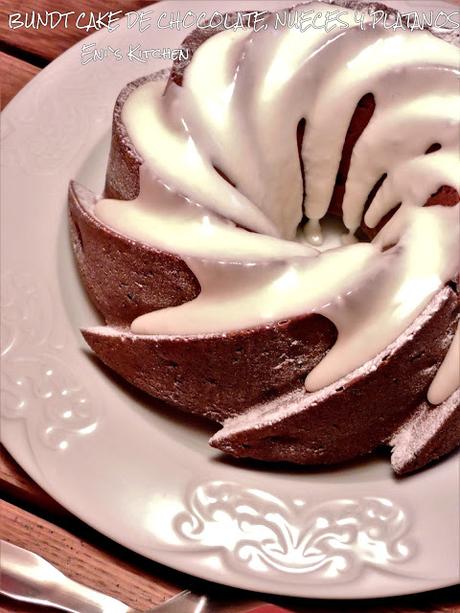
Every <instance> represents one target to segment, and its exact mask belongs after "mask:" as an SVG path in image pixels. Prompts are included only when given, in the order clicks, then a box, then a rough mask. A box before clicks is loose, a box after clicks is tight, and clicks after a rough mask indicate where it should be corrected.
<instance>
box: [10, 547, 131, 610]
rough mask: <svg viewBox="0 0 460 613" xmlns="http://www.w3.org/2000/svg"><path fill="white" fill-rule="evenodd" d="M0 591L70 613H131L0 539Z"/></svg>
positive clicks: (123, 605)
mask: <svg viewBox="0 0 460 613" xmlns="http://www.w3.org/2000/svg"><path fill="white" fill-rule="evenodd" d="M0 566H1V579H0V593H1V594H3V595H4V596H7V597H9V598H13V599H15V600H20V601H22V602H29V603H31V604H34V605H42V606H53V607H55V608H57V609H60V610H61V611H70V612H71V613H81V612H82V611H85V613H105V612H107V613H135V611H134V609H132V608H131V607H128V606H127V605H125V604H123V603H122V602H120V601H119V600H116V599H115V598H111V597H110V596H105V595H104V594H101V593H100V592H97V591H96V590H93V589H91V588H89V587H85V586H84V585H81V584H80V583H78V582H77V581H73V580H72V579H69V578H68V577H66V576H65V575H64V574H63V573H61V572H60V571H59V570H58V569H57V568H55V567H54V566H53V565H52V564H50V563H49V562H47V561H46V560H44V559H43V558H42V557H40V556H39V555H37V554H35V553H32V552H30V551H27V550H25V549H23V548H22V547H18V546H17V545H12V544H11V543H8V542H6V541H0Z"/></svg>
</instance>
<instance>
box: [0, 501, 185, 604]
mask: <svg viewBox="0 0 460 613" xmlns="http://www.w3.org/2000/svg"><path fill="white" fill-rule="evenodd" d="M0 538H2V539H4V540H6V541H9V542H11V543H14V544H15V545H19V546H21V547H25V548H26V549H29V550H30V551H33V552H35V553H38V554H39V555H41V556H43V557H44V558H45V559H47V560H48V561H49V562H51V563H52V564H54V565H55V566H56V567H57V568H58V569H59V570H61V571H62V572H63V573H65V574H66V575H67V576H68V577H71V578H72V579H75V580H76V581H79V582H80V583H82V584H84V585H87V586H89V587H92V588H94V589H96V590H99V591H100V592H103V593H104V594H108V595H109V596H113V597H114V598H118V599H119V600H122V601H123V602H125V603H126V604H128V605H130V606H132V607H135V608H137V609H139V610H141V611H145V610H147V609H148V608H149V607H153V606H154V605H156V604H159V603H160V602H163V601H164V600H165V599H167V598H170V597H171V596H172V595H173V594H175V593H177V591H179V590H178V589H177V588H175V587H173V586H172V585H170V584H168V583H166V582H165V581H163V580H161V579H159V578H158V577H157V576H155V574H153V572H150V571H149V566H150V567H151V568H155V569H156V568H157V565H155V564H154V563H150V562H149V561H148V560H145V559H143V558H141V557H140V556H136V561H137V564H136V565H134V564H133V563H132V562H131V561H129V562H128V561H127V560H126V559H122V558H121V557H118V556H115V555H113V554H112V553H108V552H107V551H104V550H103V549H101V548H100V547H99V546H95V545H94V544H92V543H90V542H89V541H87V540H86V539H83V538H78V537H76V536H74V535H73V534H71V533H70V532H68V531H67V530H64V529H62V528H59V527H57V526H55V525H53V524H52V523H50V522H48V521H45V520H44V519H41V518H38V517H36V516H35V515H32V514H31V513H28V512H26V511H24V510H22V509H20V508H19V507H16V506H14V505H12V504H10V503H8V502H5V501H3V500H0ZM120 549H121V548H120Z"/></svg>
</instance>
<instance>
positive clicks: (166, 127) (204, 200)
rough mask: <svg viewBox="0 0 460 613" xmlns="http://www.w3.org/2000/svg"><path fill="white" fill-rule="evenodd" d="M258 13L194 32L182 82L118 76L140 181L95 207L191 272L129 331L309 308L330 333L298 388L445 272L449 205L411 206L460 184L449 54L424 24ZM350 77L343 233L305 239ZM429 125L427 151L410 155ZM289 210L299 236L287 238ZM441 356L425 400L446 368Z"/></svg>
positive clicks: (336, 364) (380, 331) (430, 290)
mask: <svg viewBox="0 0 460 613" xmlns="http://www.w3.org/2000/svg"><path fill="white" fill-rule="evenodd" d="M328 7H329V8H330V7H331V5H328ZM312 9H313V10H315V11H321V9H323V10H324V6H323V5H321V4H320V3H312V4H310V5H308V10H312ZM297 10H299V9H297ZM268 19H269V21H268V22H267V23H268V27H267V29H266V30H262V31H259V32H253V31H252V30H240V31H237V32H233V31H226V32H222V33H220V34H216V35H214V36H212V37H211V38H209V39H208V40H207V41H206V42H204V43H203V44H202V45H201V46H200V47H199V48H198V50H197V51H196V52H195V54H194V56H193V60H192V62H191V63H190V65H189V66H188V67H187V69H186V71H185V73H184V77H183V83H182V87H178V86H176V85H174V84H170V85H169V86H168V88H167V90H166V92H165V93H164V92H163V90H164V84H161V83H158V82H148V83H146V84H145V85H143V86H141V87H139V88H137V89H136V90H134V91H133V93H132V94H131V95H130V97H129V98H128V100H127V102H126V103H125V105H124V108H123V117H122V119H123V122H124V124H125V126H126V129H127V132H128V134H129V137H130V139H131V141H132V143H133V144H134V146H135V148H136V150H137V151H138V153H139V154H140V156H141V157H142V159H143V160H144V163H143V165H142V167H141V176H140V193H139V196H138V198H137V199H136V200H134V201H130V202H120V201H115V200H100V201H99V202H98V204H97V206H96V215H97V217H98V218H99V219H100V220H101V221H102V222H103V223H105V224H106V225H108V226H110V227H112V228H114V229H115V230H117V231H119V232H121V233H123V234H124V235H127V236H129V237H131V238H133V239H135V240H139V241H142V242H144V243H146V244H148V245H151V246H153V247H156V248H159V249H163V250H166V251H169V252H171V253H175V254H178V255H180V256H181V257H182V258H183V259H184V260H185V261H186V263H187V265H188V266H189V267H190V269H191V270H192V271H193V272H194V274H195V275H196V277H197V279H198V281H199V283H200V286H201V293H200V294H199V296H198V297H197V298H196V299H195V300H193V301H191V302H188V303H186V304H183V305H181V306H177V307H171V308H167V309H163V310H160V311H155V312H152V313H148V314H146V315H143V316H141V317H138V318H137V319H136V320H135V321H134V322H133V323H132V326H131V329H132V331H133V332H134V333H136V334H155V335H164V334H167V335H200V334H221V333H224V334H225V333H227V332H230V331H232V330H237V329H242V328H248V327H257V326H263V325H267V324H269V323H271V322H274V321H279V320H282V319H286V318H289V317H293V316H296V315H301V314H303V313H307V312H312V313H320V314H322V315H325V316H326V317H328V318H329V319H330V320H331V321H332V322H333V323H334V324H335V326H336V327H337V330H338V338H337V341H336V343H335V345H334V346H333V348H332V349H331V350H330V351H329V352H328V354H327V355H326V357H325V358H324V359H323V360H322V362H320V364H319V365H318V366H317V367H316V368H315V369H314V370H313V371H312V372H311V373H310V374H309V375H308V377H307V380H306V386H307V389H308V390H309V391H314V390H318V389H320V388H321V387H323V386H325V385H328V384H330V383H332V382H333V381H335V380H337V379H339V378H340V377H342V376H343V375H345V374H347V373H348V372H350V371H351V370H353V369H354V368H356V367H358V366H360V365H362V364H363V363H364V362H366V361H367V360H369V359H371V358H372V357H374V356H375V355H377V354H378V353H379V352H381V351H382V350H383V349H384V348H385V347H386V346H387V345H388V344H389V343H391V342H392V341H393V340H395V339H396V338H397V337H398V336H399V335H400V334H401V333H402V332H403V331H404V330H405V329H406V328H407V327H408V325H409V324H410V323H411V322H412V321H414V319H415V318H416V317H417V315H418V314H419V313H421V311H422V310H423V308H424V307H425V306H426V305H427V304H428V303H429V301H430V300H431V298H432V297H433V295H434V294H435V293H436V292H437V291H439V289H441V288H442V287H443V285H444V284H445V283H447V282H448V281H449V280H450V279H452V278H454V277H455V275H456V274H457V272H458V240H459V206H458V205H457V206H455V207H450V208H447V207H443V206H434V207H429V208H423V205H424V204H425V202H426V201H427V199H428V198H429V196H430V195H431V194H432V193H434V192H436V191H437V189H439V188H440V187H441V186H443V185H448V186H452V187H454V188H455V189H457V191H460V184H459V183H460V181H459V172H458V162H459V128H460V101H459V90H458V78H459V53H458V49H457V48H456V47H455V46H453V45H450V44H447V43H446V42H444V41H443V40H441V39H438V38H436V37H435V36H433V35H432V34H430V33H428V32H410V33H409V32H403V33H401V32H394V31H392V30H384V29H381V28H378V27H377V28H370V27H367V28H366V27H364V29H362V28H361V27H360V25H359V23H360V22H359V21H357V20H356V19H355V12H354V11H351V10H349V11H346V12H345V14H344V17H343V19H345V20H346V22H347V24H348V27H347V28H346V29H342V30H340V29H335V30H333V31H330V32H326V30H325V29H312V30H308V31H307V32H301V31H300V30H298V29H296V28H283V29H279V28H278V29H276V28H275V27H274V23H275V19H276V16H274V15H272V16H271V17H269V18H268ZM364 23H366V19H364ZM326 68H327V69H326ZM368 93H372V95H373V96H374V98H375V103H376V105H375V112H374V114H373V116H372V118H371V120H370V121H369V123H368V125H367V126H366V128H365V129H364V131H363V133H362V134H361V136H360V137H359V139H358V141H357V143H356V145H355V147H354V149H353V154H352V157H351V163H350V169H349V172H348V178H347V182H346V191H345V196H344V200H343V220H344V224H345V226H346V228H347V229H348V232H349V233H348V235H347V236H346V237H345V240H344V246H342V247H339V248H334V249H331V250H328V251H326V252H323V253H320V252H319V251H318V250H317V249H315V248H314V246H315V245H319V244H320V243H321V240H322V236H321V220H322V219H323V218H324V216H325V215H326V213H327V211H328V208H329V204H330V201H331V196H332V193H333V191H334V185H335V180H336V175H337V169H338V167H339V164H340V160H341V156H342V147H343V143H344V140H345V136H346V134H347V130H348V127H349V124H350V121H351V118H352V116H353V114H354V112H355V109H356V106H357V104H358V102H359V101H360V100H361V99H362V98H363V96H365V95H366V94H368ZM163 94H164V95H163ZM302 120H305V133H304V137H303V142H302V148H301V152H300V155H301V159H302V164H299V151H298V146H297V139H296V134H297V127H298V125H299V122H300V121H302ZM434 142H436V143H439V145H440V148H439V150H437V151H435V152H433V153H430V155H424V153H425V151H427V149H428V148H429V147H430V146H431V145H432V143H434ZM302 167H303V168H304V171H305V176H304V177H303V176H302V173H301V168H302ZM384 174H386V175H387V178H386V180H385V181H384V182H383V184H382V186H381V188H380V189H379V190H378V191H377V194H376V196H375V198H374V200H373V201H372V203H371V205H370V207H369V209H368V210H367V212H366V213H365V214H364V207H365V203H366V200H367V197H368V195H369V192H371V190H372V188H373V187H374V185H375V184H376V183H377V181H378V180H379V179H380V178H381V177H382V175H384ZM225 177H227V178H228V179H229V180H228V181H227V180H226V179H225ZM304 184H305V188H306V195H305V201H304ZM399 203H401V206H400V207H399V208H398V210H397V211H396V213H395V214H394V215H393V216H392V218H391V219H390V221H389V222H388V223H386V224H385V226H384V227H383V228H382V229H381V230H380V232H379V233H378V234H377V236H376V237H375V239H374V240H373V241H372V242H371V243H367V244H366V243H358V244H357V243H355V238H354V233H355V232H356V230H357V229H358V228H359V227H360V226H361V224H362V223H363V217H364V221H365V223H366V224H367V226H368V227H370V228H374V227H376V226H378V224H379V223H380V222H381V220H382V219H383V218H384V217H385V215H386V214H387V213H388V212H389V211H391V210H392V209H393V208H394V207H395V206H396V205H397V204H399ZM304 212H305V214H306V215H307V217H308V218H309V221H308V223H307V224H306V227H305V229H304V234H305V235H306V236H307V238H308V240H309V241H310V243H311V244H312V245H313V246H311V247H309V246H307V245H305V244H303V243H302V242H301V241H300V242H299V235H300V233H299V224H300V223H301V221H302V218H303V214H304ZM456 338H457V337H456ZM457 342H458V339H457ZM452 351H454V350H452ZM449 356H451V352H449V354H448V356H447V357H446V364H447V365H446V366H443V367H442V368H441V369H440V370H439V372H438V375H437V377H436V380H435V381H434V382H433V386H432V389H430V398H431V399H430V401H433V402H438V401H439V402H441V401H442V400H439V398H441V397H443V396H444V393H445V390H446V389H448V390H450V389H451V388H452V385H453V386H454V388H455V387H456V386H457V385H458V381H457V382H456V380H455V379H456V377H458V371H457V372H454V371H455V369H454V368H452V366H451V364H452V358H451V357H449ZM433 390H434V391H433ZM439 390H443V391H442V392H441V391H439ZM433 399H434V400H433Z"/></svg>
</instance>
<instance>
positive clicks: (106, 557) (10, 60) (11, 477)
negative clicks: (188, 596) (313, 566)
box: [0, 0, 460, 613]
mask: <svg viewBox="0 0 460 613" xmlns="http://www.w3.org/2000/svg"><path fill="white" fill-rule="evenodd" d="M147 4H149V2H143V1H141V0H114V1H113V2H112V1H108V0H94V1H88V0H65V1H64V0H63V1H61V2H59V4H57V3H54V2H52V1H51V0H35V1H33V0H21V2H18V1H17V0H16V1H13V0H2V2H1V5H0V45H1V47H0V66H1V84H2V92H1V96H2V97H1V104H2V108H3V107H4V106H5V105H6V104H7V103H8V102H9V101H10V100H11V98H13V96H14V95H15V94H16V93H17V92H18V91H19V90H20V89H21V88H22V87H23V86H24V85H25V84H26V83H27V82H28V81H29V80H30V79H31V78H32V77H34V76H35V75H36V74H37V73H38V72H39V71H40V70H41V69H42V68H43V67H44V66H46V65H47V64H48V63H49V62H50V61H52V60H53V59H54V58H55V57H56V56H58V55H59V54H60V53H62V52H63V51H64V50H65V49H67V48H68V47H69V46H71V45H72V44H74V43H75V42H76V41H77V40H79V39H80V38H82V37H83V36H85V35H86V33H85V32H84V31H81V30H77V29H76V28H67V29H65V28H63V27H58V28H56V29H54V30H50V29H49V28H41V29H37V30H31V29H28V30H25V29H24V28H19V29H15V30H13V29H9V28H8V15H9V14H11V13H15V12H18V11H20V12H22V13H25V12H29V13H30V12H31V11H33V10H35V11H46V10H49V11H51V10H55V9H56V7H57V6H59V10H60V11H61V12H65V11H77V12H82V11H88V10H91V11H93V12H97V11H102V12H105V11H107V10H112V11H116V10H122V11H123V12H127V11H130V10H136V9H138V8H141V7H143V6H146V5H147ZM210 4H212V1H211V2H210ZM0 488H1V490H0V495H1V500H0V538H2V539H6V540H7V541H11V542H12V543H15V544H18V545H22V546H24V547H26V548H28V549H30V550H32V551H35V552H36V553H39V554H41V555H43V556H44V557H46V558H47V559H48V560H49V561H50V562H52V563H53V564H55V565H56V566H57V567H58V568H59V569H61V570H62V571H63V572H65V573H66V574H67V575H69V576H70V577H72V578H74V579H77V580H78V581H80V582H81V583H84V584H85V585H88V586H90V587H94V588H96V589H98V590H100V591H102V592H104V593H106V594H109V595H111V596H114V597H116V598H119V599H120V600H123V601H124V602H126V603H127V604H128V605H130V606H133V607H136V608H138V609H139V610H141V611H144V610H147V609H148V608H150V607H152V606H154V605H156V604H158V603H160V602H162V601H164V600H165V599H167V598H169V597H170V596H172V595H173V594H175V593H177V592H179V591H180V590H182V589H185V588H188V587H192V588H195V589H200V590H204V591H207V590H212V589H217V590H219V591H222V590H223V588H218V587H217V588H216V587H215V586H212V585H211V584H207V583H206V582H204V581H199V580H195V579H192V578H191V577H188V576H186V575H183V574H181V573H178V572H176V571H173V570H171V569H168V568H165V567H163V566H161V565H159V564H155V563H153V562H151V561H149V560H146V559H144V558H142V557H141V556H138V555H137V554H134V553H132V552H130V551H128V550H127V549H125V548H123V547H121V546H119V545H117V544H116V543H114V542H112V541H110V540H109V539H107V538H105V537H103V536H101V535H100V534H98V533H97V532H95V531H94V530H92V529H91V528H89V527H88V526H86V525H84V524H83V523H82V522H80V521H79V520H77V519H76V518H75V517H73V516H72V515H71V514H70V513H69V512H67V511H66V510H65V509H63V508H62V507H61V506H59V505H58V504H57V503H56V502H55V501H54V500H53V499H52V498H50V497H49V496H48V495H47V494H46V493H45V492H44V491H43V490H41V489H40V488H39V487H38V486H37V485H36V484H35V483H34V482H33V481H32V480H31V479H30V478H29V477H28V476H27V475H26V474H25V473H24V471H23V470H22V469H21V468H20V467H19V466H18V465H17V464H16V463H15V461H14V460H13V459H12V458H11V457H10V456H9V455H8V453H7V452H6V450H4V449H3V448H1V450H0ZM271 600H272V601H274V602H278V603H280V604H284V606H289V605H291V606H294V605H295V604H298V602H297V603H296V602H295V601H292V600H284V601H283V600H281V601H280V600H276V599H271ZM303 605H304V606H305V605H307V606H308V610H311V611H312V612H315V611H323V612H324V613H327V612H329V613H332V612H336V613H339V612H346V611H348V612H349V613H352V612H354V611H363V612H364V611H366V612H368V613H370V612H373V613H390V612H394V613H396V612H398V613H403V612H405V613H409V612H410V613H416V612H419V613H421V612H422V611H423V612H424V613H428V612H431V613H434V612H436V613H442V612H443V613H453V612H454V611H460V593H459V591H458V590H457V588H449V589H445V590H438V591H436V592H431V593H426V594H420V595H415V596H410V597H404V598H394V599H384V600H380V601H378V600H375V601H361V602H348V603H345V602H342V603H337V602H335V603H334V602H329V603H328V602H325V601H313V600H312V601H303ZM26 610H31V609H30V608H27V607H26V608H25V607H21V606H16V605H14V604H13V603H11V602H8V601H6V600H0V611H26ZM41 610H43V609H41ZM82 613H84V612H82Z"/></svg>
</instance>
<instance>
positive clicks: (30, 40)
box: [0, 0, 155, 60]
mask: <svg viewBox="0 0 460 613" xmlns="http://www.w3.org/2000/svg"><path fill="white" fill-rule="evenodd" d="M154 1H155V0H113V1H110V2H108V1H107V0H62V1H61V2H58V3H56V2H51V1H50V0H21V2H18V1H17V0H2V2H1V3H0V40H1V41H3V42H5V43H7V44H8V45H11V46H14V47H16V48H18V49H22V50H23V51H26V52H28V53H33V54H34V55H36V56H39V57H41V58H45V59H46V60H53V59H54V58H55V57H57V56H58V55H59V54H61V53H62V52H63V51H65V50H66V49H68V48H69V47H70V46H71V45H73V44H74V43H76V42H77V41H78V40H80V39H82V38H83V37H84V36H87V34H88V32H86V31H85V30H79V29H77V28H76V27H75V22H76V18H75V17H69V27H68V28H65V27H64V25H63V23H62V24H60V25H58V26H57V27H56V28H54V29H53V30H51V29H50V27H40V28H37V29H33V28H29V29H26V28H25V27H19V28H16V29H11V28H9V27H8V24H9V16H10V15H13V14H14V13H21V15H22V16H21V18H20V20H21V22H22V23H24V22H25V21H24V14H25V13H29V14H31V13H32V11H35V12H36V13H37V12H40V13H41V14H42V15H43V16H44V15H45V12H46V11H55V10H59V12H60V13H66V12H69V11H74V12H75V13H76V15H79V14H80V13H88V12H90V11H92V12H93V13H95V14H97V13H98V12H101V13H102V14H104V13H106V12H107V11H113V12H114V13H115V11H122V12H123V14H124V13H127V12H129V11H136V10H138V9H140V8H143V7H145V6H147V5H149V4H153V2H154ZM84 23H87V21H85V20H84V19H82V20H81V24H84ZM93 31H94V30H91V31H90V33H91V32H93Z"/></svg>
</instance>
